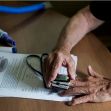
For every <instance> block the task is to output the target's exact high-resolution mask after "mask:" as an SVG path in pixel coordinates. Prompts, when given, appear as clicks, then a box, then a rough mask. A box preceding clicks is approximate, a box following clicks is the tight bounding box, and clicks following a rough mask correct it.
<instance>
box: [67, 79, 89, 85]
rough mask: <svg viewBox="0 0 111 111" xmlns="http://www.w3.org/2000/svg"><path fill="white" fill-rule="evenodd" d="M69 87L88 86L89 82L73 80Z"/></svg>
mask: <svg viewBox="0 0 111 111" xmlns="http://www.w3.org/2000/svg"><path fill="white" fill-rule="evenodd" d="M69 86H71V87H77V86H87V82H82V81H80V80H71V81H70V83H69Z"/></svg>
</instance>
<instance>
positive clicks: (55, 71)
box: [48, 57, 63, 82]
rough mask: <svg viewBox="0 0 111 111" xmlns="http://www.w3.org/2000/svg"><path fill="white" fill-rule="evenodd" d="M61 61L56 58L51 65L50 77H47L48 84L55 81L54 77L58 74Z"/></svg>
mask: <svg viewBox="0 0 111 111" xmlns="http://www.w3.org/2000/svg"><path fill="white" fill-rule="evenodd" d="M62 62H63V61H62V59H61V58H59V57H57V58H56V59H55V60H54V62H53V63H52V69H51V71H50V77H49V80H48V81H49V82H51V81H53V80H55V79H56V76H57V74H58V72H59V69H60V67H61V66H62Z"/></svg>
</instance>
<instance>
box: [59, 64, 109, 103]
mask: <svg viewBox="0 0 111 111" xmlns="http://www.w3.org/2000/svg"><path fill="white" fill-rule="evenodd" d="M88 72H89V76H88V77H87V78H86V80H85V81H81V80H71V81H70V88H69V89H68V90H66V91H64V92H62V93H60V95H61V96H66V95H71V96H74V95H79V97H78V98H73V99H72V101H70V102H68V103H67V105H76V104H81V103H86V102H105V101H111V80H109V79H107V78H105V77H103V76H102V75H100V74H98V73H97V72H95V71H94V70H93V69H92V68H91V66H89V67H88Z"/></svg>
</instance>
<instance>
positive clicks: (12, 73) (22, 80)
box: [0, 52, 77, 101]
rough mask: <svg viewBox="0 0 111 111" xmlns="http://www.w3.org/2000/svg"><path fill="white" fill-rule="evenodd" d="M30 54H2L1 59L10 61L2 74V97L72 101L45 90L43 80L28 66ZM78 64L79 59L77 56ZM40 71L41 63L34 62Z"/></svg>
mask: <svg viewBox="0 0 111 111" xmlns="http://www.w3.org/2000/svg"><path fill="white" fill-rule="evenodd" d="M27 55H28V54H13V53H3V52H0V57H3V58H6V59H8V64H7V66H6V68H5V70H4V71H3V72H0V97H20V98H32V99H42V100H52V101H70V100H71V99H72V97H60V96H58V95H57V94H56V93H51V92H50V90H49V89H46V88H44V85H43V80H42V78H41V77H39V76H35V75H34V74H33V73H34V72H33V71H32V70H31V69H30V68H29V67H28V66H27V64H26V56H27ZM75 62H76V63H77V57H76V56H75ZM32 63H33V64H35V66H37V68H38V69H40V66H39V62H37V61H32Z"/></svg>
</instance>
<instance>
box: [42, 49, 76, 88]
mask: <svg viewBox="0 0 111 111" xmlns="http://www.w3.org/2000/svg"><path fill="white" fill-rule="evenodd" d="M61 66H65V67H67V69H68V70H67V71H68V76H69V77H70V79H75V74H74V73H75V67H74V66H75V65H74V62H73V59H72V57H71V55H70V53H68V52H67V51H65V50H61V51H58V50H55V51H53V52H52V53H50V54H49V56H48V57H47V58H46V59H45V62H44V73H45V80H46V85H47V87H50V84H51V81H53V80H55V79H56V76H57V74H58V71H59V69H60V68H61Z"/></svg>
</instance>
